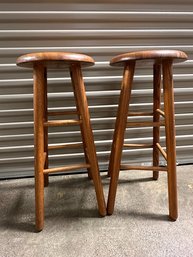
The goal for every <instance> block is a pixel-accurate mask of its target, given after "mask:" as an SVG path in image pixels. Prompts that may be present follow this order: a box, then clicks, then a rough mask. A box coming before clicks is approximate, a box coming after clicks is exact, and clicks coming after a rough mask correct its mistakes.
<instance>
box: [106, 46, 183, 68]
mask: <svg viewBox="0 0 193 257" xmlns="http://www.w3.org/2000/svg"><path fill="white" fill-rule="evenodd" d="M187 58H188V57H187V55H186V54H185V53H184V52H182V51H177V50H147V51H137V52H129V53H124V54H120V55H117V56H115V57H114V58H112V60H111V61H110V65H112V66H124V65H125V63H126V62H129V61H138V60H140V61H143V62H148V61H150V62H152V61H153V62H156V63H160V62H162V60H165V59H172V60H173V61H175V62H184V61H185V60H187Z"/></svg>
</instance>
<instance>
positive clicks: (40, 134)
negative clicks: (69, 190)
mask: <svg viewBox="0 0 193 257" xmlns="http://www.w3.org/2000/svg"><path fill="white" fill-rule="evenodd" d="M33 80H34V150H35V151H34V155H35V156H34V160H35V163H34V166H35V205H36V208H35V210H36V230H37V231H41V230H42V229H43V226H44V175H43V169H44V66H43V65H41V64H37V65H35V66H34V76H33Z"/></svg>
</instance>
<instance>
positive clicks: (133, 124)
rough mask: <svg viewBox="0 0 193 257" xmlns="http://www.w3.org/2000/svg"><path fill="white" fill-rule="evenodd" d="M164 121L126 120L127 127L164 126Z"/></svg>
mask: <svg viewBox="0 0 193 257" xmlns="http://www.w3.org/2000/svg"><path fill="white" fill-rule="evenodd" d="M164 125H165V122H164V121H160V122H152V121H141V122H127V127H159V126H164Z"/></svg>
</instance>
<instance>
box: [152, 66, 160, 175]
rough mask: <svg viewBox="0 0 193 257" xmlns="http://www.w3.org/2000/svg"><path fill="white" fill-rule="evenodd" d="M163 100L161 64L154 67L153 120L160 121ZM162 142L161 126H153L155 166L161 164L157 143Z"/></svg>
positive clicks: (156, 172)
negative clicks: (159, 110) (159, 111)
mask: <svg viewBox="0 0 193 257" xmlns="http://www.w3.org/2000/svg"><path fill="white" fill-rule="evenodd" d="M160 102H161V65H160V64H154V67H153V121H154V122H159V121H160V115H159V113H158V112H157V111H156V110H157V109H160ZM159 142H160V127H153V166H155V167H156V166H159V149H158V148H157V146H156V144H157V143H159ZM158 178H159V171H153V179H154V180H157V179H158Z"/></svg>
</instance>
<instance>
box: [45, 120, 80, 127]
mask: <svg viewBox="0 0 193 257" xmlns="http://www.w3.org/2000/svg"><path fill="white" fill-rule="evenodd" d="M79 124H81V121H80V120H51V121H46V122H44V126H45V127H54V126H69V125H79Z"/></svg>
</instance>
